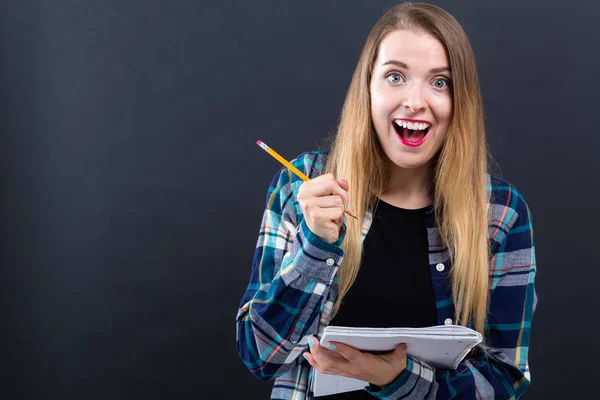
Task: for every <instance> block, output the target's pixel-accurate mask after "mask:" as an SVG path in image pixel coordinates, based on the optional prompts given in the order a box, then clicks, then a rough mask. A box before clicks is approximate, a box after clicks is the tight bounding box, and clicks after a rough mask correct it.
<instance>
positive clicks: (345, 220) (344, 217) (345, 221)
mask: <svg viewBox="0 0 600 400" xmlns="http://www.w3.org/2000/svg"><path fill="white" fill-rule="evenodd" d="M347 219H348V218H346V216H345V215H344V223H346V220H347Z"/></svg>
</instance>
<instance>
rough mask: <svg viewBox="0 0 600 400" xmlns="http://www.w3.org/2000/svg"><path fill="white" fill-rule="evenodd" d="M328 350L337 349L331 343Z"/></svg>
mask: <svg viewBox="0 0 600 400" xmlns="http://www.w3.org/2000/svg"><path fill="white" fill-rule="evenodd" d="M329 348H330V349H331V350H335V349H337V347H335V344H333V343H329Z"/></svg>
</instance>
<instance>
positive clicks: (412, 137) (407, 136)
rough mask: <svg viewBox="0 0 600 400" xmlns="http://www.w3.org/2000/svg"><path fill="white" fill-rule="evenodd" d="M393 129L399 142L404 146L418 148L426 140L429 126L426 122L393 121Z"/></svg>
mask: <svg viewBox="0 0 600 400" xmlns="http://www.w3.org/2000/svg"><path fill="white" fill-rule="evenodd" d="M393 125H394V129H395V130H396V133H397V134H398V138H399V139H400V141H401V142H402V143H403V144H404V145H406V146H412V147H415V146H419V145H421V144H422V143H423V142H424V141H425V139H426V138H427V133H429V128H430V127H431V125H430V124H429V123H426V122H408V121H403V120H398V119H397V120H394V123H393Z"/></svg>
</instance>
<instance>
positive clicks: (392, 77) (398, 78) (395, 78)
mask: <svg viewBox="0 0 600 400" xmlns="http://www.w3.org/2000/svg"><path fill="white" fill-rule="evenodd" d="M386 78H387V80H388V81H389V82H390V83H400V82H402V80H403V79H402V75H400V74H396V73H393V74H389V75H388V76H387V77H386Z"/></svg>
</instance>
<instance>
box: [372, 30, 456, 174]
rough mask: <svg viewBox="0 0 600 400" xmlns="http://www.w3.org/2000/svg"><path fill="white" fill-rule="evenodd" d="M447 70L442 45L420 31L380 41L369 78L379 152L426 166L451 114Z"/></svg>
mask: <svg viewBox="0 0 600 400" xmlns="http://www.w3.org/2000/svg"><path fill="white" fill-rule="evenodd" d="M451 79H452V75H451V71H450V63H449V61H448V56H447V55H446V49H445V48H444V46H443V45H442V43H441V42H440V41H439V40H437V39H435V38H434V37H433V36H431V35H430V34H428V33H425V32H423V31H417V32H412V31H408V30H396V31H392V32H390V33H389V34H388V35H387V36H385V38H384V39H383V40H382V42H381V44H380V46H379V51H378V55H377V59H376V60H375V63H374V65H373V74H372V77H371V84H370V86H371V87H370V90H371V116H372V118H373V125H374V126H375V130H376V132H377V136H378V137H379V140H380V141H381V145H382V147H383V151H384V152H385V154H386V155H387V156H388V157H389V159H390V160H391V161H392V163H393V164H395V165H396V166H397V167H399V168H405V169H413V168H419V167H423V166H426V165H427V164H428V163H429V162H430V161H431V159H432V158H433V156H434V155H435V154H436V153H437V151H438V150H439V149H440V147H441V145H442V143H443V142H444V139H445V137H446V133H447V132H448V125H449V124H450V120H451V118H452V89H451V85H450V83H451Z"/></svg>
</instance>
